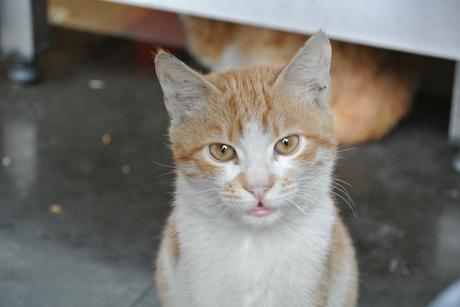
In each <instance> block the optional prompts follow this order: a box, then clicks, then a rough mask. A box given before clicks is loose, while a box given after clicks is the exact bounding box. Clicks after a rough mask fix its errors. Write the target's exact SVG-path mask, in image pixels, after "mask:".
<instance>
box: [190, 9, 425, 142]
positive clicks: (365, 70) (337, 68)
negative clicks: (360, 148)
mask: <svg viewBox="0 0 460 307" xmlns="http://www.w3.org/2000/svg"><path fill="white" fill-rule="evenodd" d="M183 21H184V25H185V31H186V34H187V46H188V50H189V51H190V52H191V53H192V54H193V55H194V57H195V58H196V59H197V60H198V61H199V62H200V63H201V64H203V65H205V66H206V67H208V68H209V69H211V70H212V71H222V70H227V69H230V68H231V69H236V68H241V67H247V66H252V65H273V64H274V63H281V64H286V63H287V62H288V61H289V60H290V59H291V58H292V56H293V55H294V54H295V52H296V51H297V50H298V49H299V48H300V47H301V46H302V45H303V43H304V42H305V41H306V39H307V36H305V35H301V34H296V33H288V32H282V31H276V30H272V29H266V28H260V27H255V26H249V25H242V24H236V23H231V22H225V21H220V20H212V19H207V18H200V17H194V16H184V17H183ZM332 50H333V51H334V60H333V63H332V67H331V81H332V85H333V87H332V91H331V92H330V98H329V102H330V109H331V113H332V114H333V116H334V121H335V123H334V124H335V130H336V136H337V140H338V142H339V143H340V144H358V143H363V142H366V141H370V140H376V139H379V138H381V137H382V136H384V135H385V134H386V133H388V132H389V131H390V130H391V129H392V128H393V127H394V126H395V125H396V124H397V123H398V122H399V120H400V119H401V118H402V117H404V115H405V114H406V113H407V112H408V110H409V108H410V103H411V100H412V97H413V94H414V90H415V86H416V84H417V80H418V73H419V66H420V58H419V57H417V56H415V55H409V54H403V53H397V52H392V51H388V50H383V49H377V48H371V47H366V46H360V45H355V44H351V43H343V42H337V41H333V42H332Z"/></svg>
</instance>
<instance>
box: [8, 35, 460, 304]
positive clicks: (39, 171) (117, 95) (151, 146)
mask: <svg viewBox="0 0 460 307" xmlns="http://www.w3.org/2000/svg"><path fill="white" fill-rule="evenodd" d="M53 38H54V39H53V50H52V51H51V52H50V53H48V54H47V55H46V56H45V57H44V58H43V63H42V64H43V68H44V73H45V81H44V82H43V83H41V84H39V85H36V86H31V87H18V86H14V85H12V84H10V83H8V82H7V81H6V80H5V79H4V78H0V125H1V126H0V156H1V160H2V165H0V306H2V307H3V306H4V307H22V306H34V307H45V306H50V307H55V306H59V307H60V306H62V307H73V306H95V307H104V306H108V307H118V306H119V307H128V306H158V305H157V303H156V295H155V290H154V287H153V282H152V280H153V274H152V272H153V259H154V256H155V253H156V248H157V245H158V242H159V238H160V231H161V228H162V225H163V222H164V220H165V217H166V215H167V213H168V211H169V209H170V208H169V203H170V200H171V194H170V192H171V190H172V188H171V183H172V179H173V177H172V175H171V174H170V173H169V172H170V169H169V168H168V167H165V166H163V165H168V164H170V163H171V162H170V158H169V155H170V153H169V151H168V148H167V145H166V138H165V133H166V127H167V116H166V112H165V110H164V108H163V104H162V99H161V93H160V89H159V86H158V84H157V82H156V79H155V77H154V74H153V67H146V66H145V65H142V64H141V63H140V62H139V61H138V60H136V53H135V48H134V44H133V43H131V42H127V41H123V40H118V39H113V38H106V37H99V36H93V35H89V34H83V33H78V32H73V31H63V30H59V31H56V30H55V31H54V35H53ZM1 68H5V67H4V66H3V67H0V69H1ZM92 80H93V81H92ZM94 80H102V81H103V82H100V81H94ZM448 108H449V100H448V97H445V98H436V97H431V96H427V95H424V94H423V93H421V94H419V95H418V97H417V99H416V104H415V107H414V109H413V111H412V113H411V115H410V116H409V118H407V119H406V120H404V121H403V122H402V123H401V125H400V126H399V127H398V128H397V129H396V130H395V131H394V132H392V133H391V134H390V135H389V136H387V137H386V138H384V139H383V140H381V141H379V142H373V143H370V144H367V145H364V146H359V147H353V148H348V149H344V150H343V151H342V153H341V158H340V160H339V162H338V168H337V177H338V178H341V179H343V180H346V181H347V182H349V183H350V184H351V185H352V187H349V188H348V190H349V192H350V194H351V196H352V197H353V199H354V201H355V203H356V205H357V208H358V214H359V216H358V217H357V218H354V217H353V215H352V214H351V212H350V210H349V209H347V206H346V205H345V204H343V203H341V202H339V206H341V207H342V208H343V210H342V211H343V214H344V216H345V219H346V223H347V224H348V225H349V227H350V229H351V232H352V236H353V238H354V240H355V244H356V248H357V252H358V258H359V266H360V271H361V298H360V306H424V305H426V304H427V303H428V302H429V301H430V300H431V299H432V298H433V297H434V296H435V295H436V294H437V293H438V292H439V291H440V290H441V289H443V288H444V287H446V286H447V285H448V284H450V283H451V282H452V281H454V280H455V279H456V278H459V277H460V175H459V174H457V173H455V172H454V171H452V169H451V165H450V163H451V158H452V156H453V155H452V152H451V150H450V149H449V147H448V146H447V144H446V133H447V120H448ZM104 134H110V135H111V140H110V142H108V139H107V136H106V137H105V141H106V143H108V144H104V142H102V138H103V135H104Z"/></svg>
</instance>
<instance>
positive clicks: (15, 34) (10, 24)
mask: <svg viewBox="0 0 460 307" xmlns="http://www.w3.org/2000/svg"><path fill="white" fill-rule="evenodd" d="M46 12H47V0H0V51H1V54H2V55H3V56H4V57H7V58H9V59H11V60H12V61H13V64H14V65H13V66H12V67H11V69H10V71H9V73H8V77H9V79H10V80H11V81H13V82H16V83H20V84H28V83H33V82H35V81H37V80H38V79H39V78H40V71H39V70H38V67H37V65H36V64H37V56H38V54H39V53H40V52H41V51H43V50H44V49H45V48H46V47H47V45H48V40H47V37H48V35H47V34H48V25H47V14H46Z"/></svg>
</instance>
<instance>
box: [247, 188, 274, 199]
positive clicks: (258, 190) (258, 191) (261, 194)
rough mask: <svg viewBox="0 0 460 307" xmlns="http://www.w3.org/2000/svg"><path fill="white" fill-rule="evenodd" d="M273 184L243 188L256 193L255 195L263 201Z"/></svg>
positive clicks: (253, 193)
mask: <svg viewBox="0 0 460 307" xmlns="http://www.w3.org/2000/svg"><path fill="white" fill-rule="evenodd" d="M272 186H273V184H271V185H266V186H259V187H252V186H244V187H243V188H244V189H245V190H246V191H248V192H249V193H251V194H252V195H254V197H255V198H256V199H257V200H258V201H261V200H262V199H263V198H264V196H265V194H266V193H267V192H268V190H270V188H271V187H272Z"/></svg>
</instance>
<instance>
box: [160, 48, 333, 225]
mask: <svg viewBox="0 0 460 307" xmlns="http://www.w3.org/2000/svg"><path fill="white" fill-rule="evenodd" d="M307 45H308V44H307ZM304 48H305V47H304ZM301 55H302V54H301ZM309 55H310V56H311V52H310V54H309ZM165 56H166V57H168V60H170V59H171V58H170V57H169V56H167V55H165ZM304 56H305V55H304ZM296 57H299V55H297V56H296ZM168 60H167V59H165V60H164V61H163V62H162V61H157V71H158V75H159V78H160V82H161V84H162V87H163V90H164V91H165V100H166V106H167V108H168V111H169V112H170V114H171V117H172V125H171V129H170V138H171V144H172V149H173V153H174V158H175V161H176V165H177V168H178V171H179V177H180V178H179V180H178V185H179V186H178V189H179V190H178V193H183V194H184V195H183V196H184V197H185V199H186V200H190V206H194V208H195V209H196V210H199V211H200V212H202V213H204V214H205V215H207V216H209V217H210V218H227V219H234V220H236V221H239V222H242V223H247V224H251V225H269V224H273V223H274V222H276V221H279V220H280V219H283V218H286V219H287V218H289V217H292V216H296V215H302V214H308V211H309V210H310V208H311V207H313V206H315V204H316V203H317V198H318V197H319V195H326V193H327V191H328V188H329V183H330V175H331V170H332V166H333V161H334V156H335V147H336V145H335V138H334V133H333V125H332V119H331V117H330V115H329V113H328V111H327V101H326V102H325V99H324V96H323V95H325V91H324V90H325V87H324V86H327V80H326V83H324V84H323V83H318V82H319V81H321V80H319V81H318V80H315V79H312V78H309V79H308V80H302V79H301V77H302V76H298V74H299V71H301V69H302V67H300V68H299V67H297V66H293V65H294V64H296V63H295V62H291V64H290V65H288V66H287V67H286V68H285V69H284V70H283V71H282V72H281V73H279V71H276V70H275V69H270V68H255V69H250V70H243V71H238V72H228V73H223V74H216V75H210V76H207V77H202V76H200V75H198V74H196V73H194V72H192V71H191V70H190V71H189V70H187V69H186V70H185V71H182V70H181V69H182V67H181V66H174V67H173V68H171V65H175V64H177V62H173V63H171V62H168ZM321 60H322V58H316V59H315V65H319V64H321V63H322V62H321ZM292 63H294V64H292ZM161 65H169V69H168V66H163V67H162V66H161ZM181 65H183V64H181ZM309 68H310V70H311V67H309ZM327 70H328V67H327ZM320 76H321V75H320ZM293 78H294V79H293ZM292 80H294V81H292ZM315 81H318V82H317V83H315ZM323 81H324V80H323ZM299 82H300V84H298V83H299ZM176 85H179V87H177V86H176ZM299 85H300V86H303V87H302V89H301V90H300V92H299V91H296V86H299ZM306 90H308V91H306ZM184 105H187V106H188V107H186V108H185V109H184V108H183V106H184Z"/></svg>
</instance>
